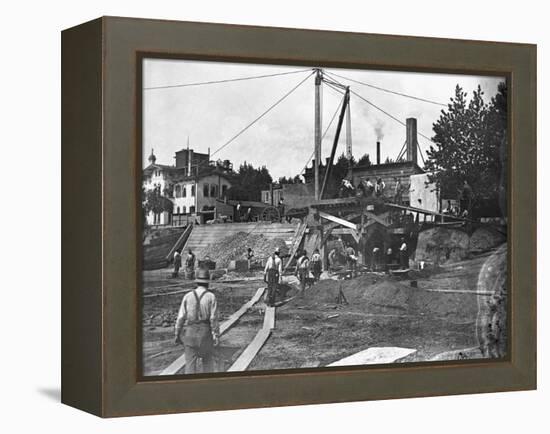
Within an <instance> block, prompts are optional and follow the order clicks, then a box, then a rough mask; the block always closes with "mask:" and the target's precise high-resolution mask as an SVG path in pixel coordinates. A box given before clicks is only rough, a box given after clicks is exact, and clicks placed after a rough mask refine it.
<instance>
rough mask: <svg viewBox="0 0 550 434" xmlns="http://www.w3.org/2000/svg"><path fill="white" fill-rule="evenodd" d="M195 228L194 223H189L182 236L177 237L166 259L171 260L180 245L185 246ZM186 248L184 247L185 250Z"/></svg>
mask: <svg viewBox="0 0 550 434" xmlns="http://www.w3.org/2000/svg"><path fill="white" fill-rule="evenodd" d="M192 230H193V224H189V225H188V226H187V227H186V228H185V230H184V231H183V232H182V234H181V235H180V237H179V238H178V239H177V241H176V242H175V243H174V245H173V246H172V248H171V249H170V252H168V255H166V260H167V261H171V260H172V257H173V256H174V253H175V252H176V250H177V249H179V248H180V247H183V246H184V244H185V243H186V242H187V241H188V240H189V237H190V236H191V232H192ZM183 250H184V249H182V251H183Z"/></svg>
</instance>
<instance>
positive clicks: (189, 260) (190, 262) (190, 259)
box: [172, 249, 196, 277]
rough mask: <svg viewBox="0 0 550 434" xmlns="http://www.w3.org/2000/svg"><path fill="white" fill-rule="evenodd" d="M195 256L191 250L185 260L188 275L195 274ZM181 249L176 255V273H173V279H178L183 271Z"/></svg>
mask: <svg viewBox="0 0 550 434" xmlns="http://www.w3.org/2000/svg"><path fill="white" fill-rule="evenodd" d="M195 259H196V258H195V254H194V253H193V251H192V250H191V249H189V251H188V253H187V257H186V258H185V270H186V271H187V272H188V273H193V272H194V271H195ZM181 262H182V258H181V249H177V250H176V252H175V253H174V272H173V273H172V277H178V276H179V272H180V269H181Z"/></svg>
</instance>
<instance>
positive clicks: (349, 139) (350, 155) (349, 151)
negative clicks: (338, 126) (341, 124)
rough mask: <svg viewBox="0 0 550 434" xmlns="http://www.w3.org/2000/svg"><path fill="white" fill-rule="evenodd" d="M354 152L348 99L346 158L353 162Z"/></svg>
mask: <svg viewBox="0 0 550 434" xmlns="http://www.w3.org/2000/svg"><path fill="white" fill-rule="evenodd" d="M352 156H353V152H352V149H351V105H350V103H349V99H348V109H347V110H346V157H347V159H348V160H351V157H352Z"/></svg>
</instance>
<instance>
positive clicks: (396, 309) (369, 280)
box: [143, 252, 491, 375]
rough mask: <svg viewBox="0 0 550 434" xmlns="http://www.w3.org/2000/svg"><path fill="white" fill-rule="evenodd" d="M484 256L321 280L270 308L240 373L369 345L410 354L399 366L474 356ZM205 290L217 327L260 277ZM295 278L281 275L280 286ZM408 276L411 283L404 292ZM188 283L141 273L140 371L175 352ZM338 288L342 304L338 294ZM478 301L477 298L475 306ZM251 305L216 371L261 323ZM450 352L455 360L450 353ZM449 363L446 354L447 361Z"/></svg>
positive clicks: (238, 277) (160, 273) (154, 368)
mask: <svg viewBox="0 0 550 434" xmlns="http://www.w3.org/2000/svg"><path fill="white" fill-rule="evenodd" d="M490 254H491V252H486V253H484V254H482V255H479V256H476V257H474V258H471V259H468V260H465V261H463V262H460V263H455V264H452V265H449V266H446V267H442V268H439V269H437V270H426V271H422V272H418V271H415V272H411V273H409V275H408V277H406V278H404V279H401V278H398V277H395V276H388V275H385V274H383V273H366V274H363V275H361V276H358V277H356V278H354V279H350V280H333V279H332V278H327V279H324V280H321V281H320V282H318V283H317V284H315V285H313V286H312V287H311V288H308V289H307V291H306V293H305V295H304V297H299V296H296V295H298V294H297V291H296V289H295V287H294V289H292V290H291V291H290V292H289V293H288V294H287V297H293V296H296V297H294V298H293V299H291V300H290V301H288V302H287V303H285V304H283V305H282V306H280V307H278V308H277V313H276V327H275V329H274V330H273V332H272V335H271V336H270V338H269V339H268V341H267V343H266V344H265V345H264V346H263V348H262V349H261V351H260V352H259V353H258V355H257V356H256V357H255V358H254V360H252V363H251V364H250V366H249V368H248V369H249V370H271V369H288V368H310V367H320V366H326V365H328V364H329V363H332V362H335V361H337V360H339V359H342V358H344V357H346V356H349V355H351V354H354V353H357V352H359V351H362V350H364V349H367V348H370V347H386V346H391V347H403V348H411V349H414V350H416V352H414V353H413V354H411V355H409V356H407V357H406V358H404V359H401V360H399V361H400V362H411V361H426V360H430V359H432V358H434V357H437V355H440V354H441V353H446V352H455V353H456V354H458V358H460V351H464V350H466V351H467V352H468V354H467V358H476V357H481V354H480V353H479V352H478V350H477V349H476V348H477V345H478V342H477V338H476V319H477V314H478V298H483V297H486V296H484V295H478V294H477V293H476V292H477V286H478V276H479V272H480V269H481V267H482V266H483V263H484V262H485V261H486V260H487V258H488V257H489V256H490ZM224 279H226V280H225V281H222V280H220V281H215V282H214V283H213V284H212V286H211V288H212V290H213V291H214V292H215V294H216V295H217V298H218V307H219V312H220V322H223V320H224V319H226V318H227V317H229V316H230V315H231V314H232V313H233V312H235V311H236V310H238V309H239V308H240V307H241V306H242V305H243V304H244V303H246V302H247V301H248V300H249V299H250V298H251V297H252V296H253V294H254V293H255V292H256V290H257V289H258V288H259V287H262V286H265V284H264V283H263V279H262V277H261V275H260V274H257V273H256V275H254V274H253V273H245V274H237V273H232V275H231V276H224ZM293 280H294V281H295V278H293V277H292V276H290V278H289V281H291V282H292V281H293ZM411 280H414V281H416V286H417V287H413V286H411ZM193 287H194V284H193V283H192V282H189V281H185V280H184V279H183V278H177V279H174V278H172V277H171V270H169V269H163V270H155V271H145V272H144V298H143V367H144V374H145V375H155V374H159V373H160V372H161V371H162V370H163V369H164V368H165V367H166V366H168V365H169V364H170V363H171V362H172V361H174V360H175V359H176V358H177V357H179V356H180V355H181V354H182V352H183V347H182V346H181V345H175V344H174V342H173V340H174V332H173V330H174V328H173V327H174V322H175V319H176V315H177V311H178V308H179V305H180V303H181V299H182V297H183V295H184V291H185V290H189V289H190V288H193ZM340 290H342V293H343V294H344V296H345V299H346V300H347V303H346V302H345V301H343V299H342V297H340V296H339V294H340ZM481 301H482V302H483V300H481ZM264 309H265V304H264V303H263V302H259V303H258V304H256V305H255V306H254V307H253V308H252V309H250V310H249V311H248V313H246V314H244V315H243V316H242V317H241V319H240V320H239V321H238V322H237V323H236V324H235V325H234V326H233V327H232V328H231V329H229V331H227V333H225V334H224V335H223V336H222V338H221V340H220V345H219V347H218V349H217V355H216V369H217V370H218V371H225V370H227V369H228V367H229V366H231V364H232V363H233V362H234V361H235V360H236V359H237V357H238V356H239V355H240V353H241V352H242V351H243V350H244V349H245V348H246V346H247V345H248V344H249V343H250V342H251V341H252V339H253V338H254V336H255V334H256V333H257V332H258V330H259V329H260V328H261V326H262V321H263V310H264ZM456 354H455V355H456ZM453 357H455V356H453Z"/></svg>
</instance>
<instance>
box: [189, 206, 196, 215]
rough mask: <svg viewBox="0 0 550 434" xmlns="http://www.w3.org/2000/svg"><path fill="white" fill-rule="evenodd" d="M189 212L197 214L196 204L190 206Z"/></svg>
mask: <svg viewBox="0 0 550 434" xmlns="http://www.w3.org/2000/svg"><path fill="white" fill-rule="evenodd" d="M189 214H195V207H194V206H190V207H189Z"/></svg>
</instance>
